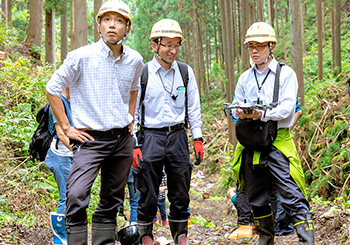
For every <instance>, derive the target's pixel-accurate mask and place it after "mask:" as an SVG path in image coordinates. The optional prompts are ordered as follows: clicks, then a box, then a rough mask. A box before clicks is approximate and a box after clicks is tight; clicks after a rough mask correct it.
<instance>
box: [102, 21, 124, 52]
mask: <svg viewBox="0 0 350 245" xmlns="http://www.w3.org/2000/svg"><path fill="white" fill-rule="evenodd" d="M129 25H130V21H128V23H127V24H126V30H125V34H124V37H123V38H122V39H120V40H119V41H117V42H115V43H112V42H110V41H108V40H107V39H106V38H104V37H103V36H102V33H101V30H100V24H98V33H99V34H100V37H101V38H102V40H103V41H104V42H105V43H107V44H109V45H113V46H114V45H119V44H121V43H122V42H123V41H124V40H125V38H126V35H127V34H128V30H129Z"/></svg>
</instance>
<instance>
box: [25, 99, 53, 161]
mask: <svg viewBox="0 0 350 245" xmlns="http://www.w3.org/2000/svg"><path fill="white" fill-rule="evenodd" d="M49 109H50V105H49V103H47V104H46V105H44V106H43V107H41V108H40V109H39V111H38V113H37V114H36V121H37V122H38V123H39V125H38V127H37V129H36V130H35V132H34V134H33V136H32V138H31V140H30V141H29V153H30V155H31V156H32V157H33V158H34V159H35V160H38V161H44V160H45V157H46V154H47V151H48V150H49V148H50V145H51V142H52V139H53V137H54V135H51V134H50V132H49V127H48V126H49Z"/></svg>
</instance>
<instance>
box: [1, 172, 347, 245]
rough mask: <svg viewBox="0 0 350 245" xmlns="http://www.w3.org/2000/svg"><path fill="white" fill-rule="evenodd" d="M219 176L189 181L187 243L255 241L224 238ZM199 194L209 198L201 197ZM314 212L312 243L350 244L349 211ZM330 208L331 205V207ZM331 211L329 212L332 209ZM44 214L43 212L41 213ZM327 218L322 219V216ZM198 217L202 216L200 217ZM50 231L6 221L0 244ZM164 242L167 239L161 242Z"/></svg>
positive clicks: (163, 232)
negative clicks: (189, 197) (12, 237)
mask: <svg viewBox="0 0 350 245" xmlns="http://www.w3.org/2000/svg"><path fill="white" fill-rule="evenodd" d="M218 180H219V176H218V175H216V176H206V175H205V174H204V178H203V179H194V180H193V181H192V187H191V188H192V191H191V193H194V194H191V205H190V207H191V215H192V220H193V221H194V222H193V225H192V227H190V228H189V242H188V243H189V244H190V245H204V244H211V245H224V244H256V242H257V238H253V239H240V240H236V241H233V240H227V239H226V238H225V237H224V236H225V234H226V233H229V232H231V231H232V229H233V228H234V227H235V226H236V220H237V217H236V210H233V209H232V204H231V202H230V200H229V199H228V198H227V197H225V198H223V199H222V198H221V199H218V198H215V196H217V195H216V193H217V182H218ZM203 193H208V194H209V198H207V199H204V198H203ZM311 205H312V209H313V214H314V228H315V239H316V244H327V245H330V244H335V245H339V244H350V241H349V239H350V226H349V224H350V213H349V211H345V210H343V209H341V208H340V209H337V211H336V212H335V210H334V207H335V206H336V205H337V203H332V204H331V205H329V204H328V205H323V204H322V205H321V204H317V205H316V204H314V203H311ZM331 207H333V208H331ZM332 210H333V211H332ZM43 216H44V215H43ZM323 216H324V217H327V218H324V217H323ZM199 217H202V218H201V219H200V218H199ZM9 234H15V236H16V241H17V243H16V242H13V241H11V240H7V237H8V235H9ZM154 235H155V244H172V242H170V241H171V235H170V231H169V229H168V228H163V227H161V226H160V225H157V226H156V228H155V229H154ZM51 239H52V238H51V231H50V229H49V227H48V226H47V227H38V228H28V227H24V226H21V225H16V224H8V226H7V227H6V228H2V229H0V244H26V245H27V244H28V245H29V244H33V245H47V244H51ZM165 241H168V242H165ZM275 244H277V245H282V244H283V245H284V244H291V245H293V244H299V243H298V239H297V236H296V235H289V236H283V237H276V243H275Z"/></svg>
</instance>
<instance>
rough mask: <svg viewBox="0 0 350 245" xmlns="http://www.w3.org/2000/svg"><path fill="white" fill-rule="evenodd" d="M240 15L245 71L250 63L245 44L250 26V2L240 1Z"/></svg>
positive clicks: (243, 66)
mask: <svg viewBox="0 0 350 245" xmlns="http://www.w3.org/2000/svg"><path fill="white" fill-rule="evenodd" d="M240 5H241V6H240V16H241V22H240V24H241V26H240V30H241V41H240V43H241V55H242V69H243V71H245V70H247V69H249V67H250V63H249V54H248V52H247V51H246V50H245V46H244V45H243V42H244V39H245V34H246V32H247V30H248V28H249V23H248V14H247V13H248V11H247V9H248V3H247V1H240Z"/></svg>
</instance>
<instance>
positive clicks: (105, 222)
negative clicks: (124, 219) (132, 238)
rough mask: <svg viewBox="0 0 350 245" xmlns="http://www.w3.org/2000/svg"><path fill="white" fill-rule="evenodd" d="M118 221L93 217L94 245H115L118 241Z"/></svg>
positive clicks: (103, 217)
mask: <svg viewBox="0 0 350 245" xmlns="http://www.w3.org/2000/svg"><path fill="white" fill-rule="evenodd" d="M116 226H117V225H116V219H115V218H114V219H113V218H110V217H105V216H98V215H93V216H92V226H91V232H92V236H91V237H92V245H114V244H115V240H116V237H115V236H116V231H115V229H116Z"/></svg>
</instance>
